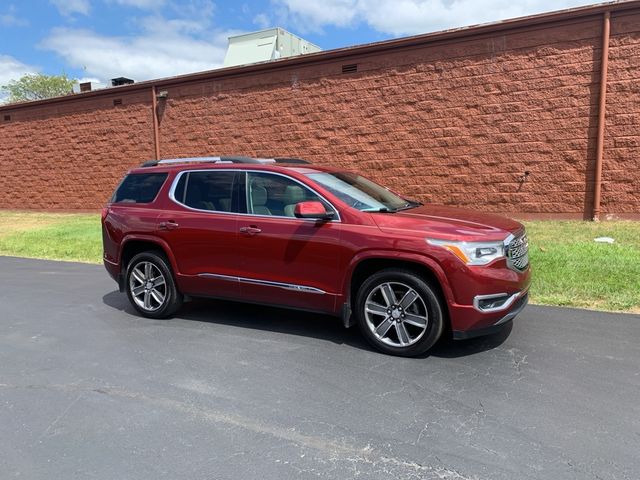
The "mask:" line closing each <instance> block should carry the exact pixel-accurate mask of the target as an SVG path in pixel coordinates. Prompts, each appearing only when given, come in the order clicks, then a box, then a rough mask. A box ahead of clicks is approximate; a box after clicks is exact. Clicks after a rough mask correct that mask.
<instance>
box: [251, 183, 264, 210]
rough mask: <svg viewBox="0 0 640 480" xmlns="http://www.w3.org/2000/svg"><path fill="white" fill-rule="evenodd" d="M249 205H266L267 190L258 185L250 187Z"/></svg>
mask: <svg viewBox="0 0 640 480" xmlns="http://www.w3.org/2000/svg"><path fill="white" fill-rule="evenodd" d="M251 203H252V204H253V206H254V207H262V206H264V205H265V204H266V203H267V189H266V188H264V187H261V186H260V185H252V186H251Z"/></svg>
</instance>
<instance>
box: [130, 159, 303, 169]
mask: <svg viewBox="0 0 640 480" xmlns="http://www.w3.org/2000/svg"><path fill="white" fill-rule="evenodd" d="M174 163H252V164H265V163H296V164H298V163H300V164H303V163H304V164H308V163H309V162H307V161H306V160H302V159H300V158H251V157H188V158H169V159H165V160H149V161H148V162H144V163H143V164H142V167H155V166H157V165H169V164H174Z"/></svg>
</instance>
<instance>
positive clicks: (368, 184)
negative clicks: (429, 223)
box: [307, 172, 419, 212]
mask: <svg viewBox="0 0 640 480" xmlns="http://www.w3.org/2000/svg"><path fill="white" fill-rule="evenodd" d="M307 176H308V177H309V178H311V179H312V180H314V181H315V182H318V183H319V184H320V185H322V186H323V187H324V188H326V189H327V190H329V191H330V192H331V193H333V194H334V195H335V196H336V197H338V198H339V199H340V200H342V201H343V202H345V203H346V204H347V205H350V206H352V207H353V208H357V209H358V210H361V211H363V212H397V211H398V210H404V209H406V208H411V207H413V206H416V205H419V204H418V203H417V202H412V201H409V200H406V199H404V198H402V197H399V196H398V195H396V194H395V193H393V192H391V191H389V190H387V189H386V188H384V187H381V186H380V185H378V184H376V183H373V182H372V181H371V180H367V179H366V178H364V177H362V176H360V175H357V174H355V173H350V172H321V173H310V174H308V175H307Z"/></svg>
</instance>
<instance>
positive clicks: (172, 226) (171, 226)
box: [158, 220, 178, 230]
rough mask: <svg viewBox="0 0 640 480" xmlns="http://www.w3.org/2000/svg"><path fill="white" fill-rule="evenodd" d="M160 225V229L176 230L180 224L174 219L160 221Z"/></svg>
mask: <svg viewBox="0 0 640 480" xmlns="http://www.w3.org/2000/svg"><path fill="white" fill-rule="evenodd" d="M158 226H159V227H160V230H175V229H176V228H178V224H177V223H176V222H174V221H173V220H169V221H166V222H160V225H158Z"/></svg>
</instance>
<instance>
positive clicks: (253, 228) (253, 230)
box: [240, 225, 262, 235]
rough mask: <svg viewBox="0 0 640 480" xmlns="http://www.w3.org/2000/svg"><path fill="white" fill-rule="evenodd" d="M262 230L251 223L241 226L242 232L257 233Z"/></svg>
mask: <svg viewBox="0 0 640 480" xmlns="http://www.w3.org/2000/svg"><path fill="white" fill-rule="evenodd" d="M261 231H262V230H261V229H259V228H258V227H256V226H254V225H250V226H248V227H240V233H246V234H247V235H257V234H258V233H260V232H261Z"/></svg>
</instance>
